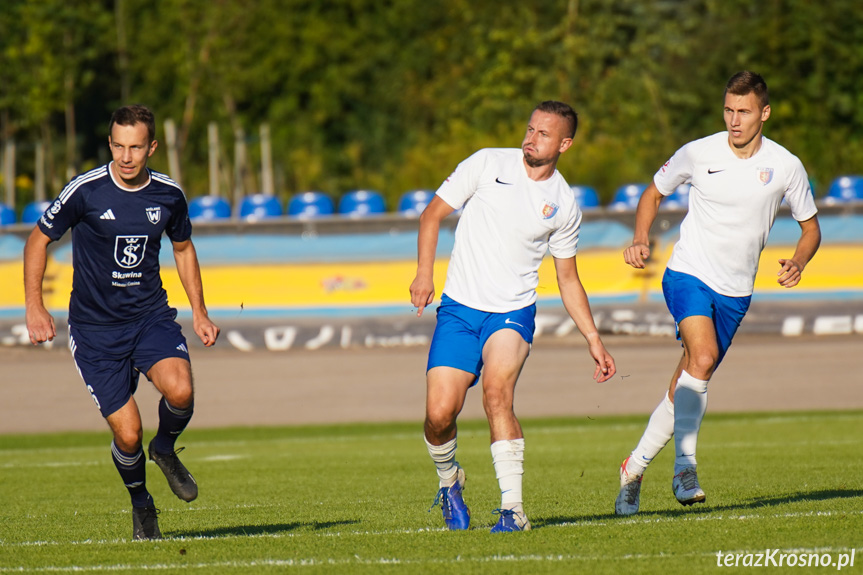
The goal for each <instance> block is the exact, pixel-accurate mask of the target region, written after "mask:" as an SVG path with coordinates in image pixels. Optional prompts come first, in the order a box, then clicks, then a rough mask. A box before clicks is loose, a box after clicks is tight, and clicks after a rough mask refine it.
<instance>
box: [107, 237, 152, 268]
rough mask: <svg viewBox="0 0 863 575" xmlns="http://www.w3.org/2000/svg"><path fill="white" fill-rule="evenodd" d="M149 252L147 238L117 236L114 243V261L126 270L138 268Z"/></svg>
mask: <svg viewBox="0 0 863 575" xmlns="http://www.w3.org/2000/svg"><path fill="white" fill-rule="evenodd" d="M145 251H147V236H117V239H116V240H115V241H114V261H115V262H117V265H118V266H120V267H123V268H126V269H129V268H134V267H138V264H140V263H141V261H143V259H144V252H145Z"/></svg>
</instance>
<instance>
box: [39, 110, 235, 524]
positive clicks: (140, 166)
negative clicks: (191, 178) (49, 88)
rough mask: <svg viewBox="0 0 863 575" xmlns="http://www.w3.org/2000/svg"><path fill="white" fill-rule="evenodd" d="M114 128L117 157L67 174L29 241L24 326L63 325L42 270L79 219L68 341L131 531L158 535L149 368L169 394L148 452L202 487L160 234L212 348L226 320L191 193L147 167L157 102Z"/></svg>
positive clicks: (123, 115) (176, 478)
mask: <svg viewBox="0 0 863 575" xmlns="http://www.w3.org/2000/svg"><path fill="white" fill-rule="evenodd" d="M108 132H109V137H108V144H109V146H110V149H111V156H112V158H113V161H111V162H110V163H108V164H107V165H105V166H101V167H98V168H95V169H93V170H91V171H89V172H87V173H85V174H81V175H80V176H78V177H77V178H75V179H74V180H72V181H71V182H69V184H67V185H66V187H65V188H63V191H62V192H61V193H60V195H59V197H58V198H57V199H56V200H55V201H54V202H53V203H52V204H51V206H50V207H49V208H48V209H47V210H46V211H45V213H44V214H43V215H42V218H41V219H40V220H39V222H38V223H37V224H36V226H35V227H34V228H33V232H32V233H31V234H30V237H29V238H28V240H27V244H26V245H25V247H24V289H25V298H26V301H25V303H26V314H27V329H28V331H29V334H30V341H31V342H32V343H33V344H34V345H35V344H38V343H42V342H45V341H51V340H53V339H54V337H55V336H56V335H57V332H56V330H55V329H54V318H52V317H51V314H50V313H49V312H48V310H46V309H45V306H44V304H43V301H42V280H43V278H44V275H45V264H46V259H47V248H48V244H50V243H51V242H52V241H56V240H59V239H60V237H62V236H63V234H64V233H65V232H66V231H67V230H69V229H71V230H72V256H73V258H72V261H73V267H74V274H73V278H72V296H71V298H70V302H69V348H70V349H71V351H72V358H73V359H74V360H75V365H76V366H77V368H78V373H80V374H81V377H82V379H83V380H84V383H85V385H86V386H87V391H88V392H89V393H90V395H91V396H92V397H93V401H94V402H95V403H96V407H97V408H98V409H99V411H100V412H101V413H102V416H103V417H104V418H105V420H106V421H107V423H108V426H109V427H110V428H111V431H112V432H113V436H114V438H113V441H112V443H111V456H112V458H113V460H114V465H115V466H116V468H117V471H118V472H119V474H120V477H121V478H122V480H123V483H124V484H125V486H126V488H127V489H128V491H129V496H130V497H131V500H132V538H133V539H161V537H162V534H161V531H160V530H159V523H158V519H157V514H158V510H157V509H156V507H155V503H154V501H153V498H152V496H151V495H150V493H149V491H148V490H147V485H146V480H145V475H146V474H145V465H146V462H147V457H146V456H145V455H144V450H143V446H142V434H143V432H142V428H141V414H140V412H139V411H138V405H137V403H136V402H135V398H134V397H133V395H134V393H135V390H136V389H137V386H138V377H139V374H141V373H143V374H144V375H145V376H146V377H147V378H148V379H149V380H150V381H151V382H152V383H153V385H154V386H155V387H156V389H157V390H158V391H159V393H160V394H161V395H162V398H161V400H160V401H159V407H158V409H159V429H158V431H157V432H156V436H155V437H154V438H153V439H152V441H151V442H150V444H149V446H148V450H147V451H148V455H149V457H150V459H152V460H153V461H155V462H156V464H157V465H158V466H159V468H160V469H161V470H162V472H163V473H164V474H165V477H166V478H167V479H168V485H169V486H170V487H171V490H172V491H173V492H174V494H175V495H177V497H179V498H180V499H182V500H184V501H192V500H193V499H195V498H196V497H197V496H198V485H197V483H196V482H195V479H194V477H192V475H191V474H190V473H189V471H188V470H187V469H186V467H185V466H184V465H183V464H182V463H181V462H180V460H179V458H178V457H177V453H178V452H179V451H180V450H176V451H175V449H174V444H175V442H176V440H177V437H178V436H179V434H180V433H182V431H183V430H184V429H185V428H186V425H188V423H189V420H190V419H191V418H192V413H193V411H194V409H193V408H194V393H193V389H192V371H191V366H190V363H189V350H188V348H187V346H186V339H185V337H183V334H182V331H181V330H180V325H179V324H178V323H177V322H176V321H174V320H175V318H176V317H177V310H176V309H174V308H172V307H169V305H168V297H167V294H166V292H165V290H164V289H163V287H162V280H161V277H160V274H159V251H160V247H161V239H162V234H165V235H167V236H168V238H169V239H170V240H171V242H172V247H173V252H174V260H175V261H176V265H177V273H178V274H179V276H180V281H181V282H182V284H183V288H184V289H185V291H186V295H187V296H188V298H189V303H190V304H191V307H192V319H193V323H194V330H195V333H196V334H197V335H198V337H200V338H201V341H202V342H203V343H204V345H206V346H211V345H213V344H214V343H215V342H216V339H217V338H218V336H219V328H218V327H217V326H216V325H215V324H214V323H213V322H212V321H210V318H209V316H208V314H207V308H206V307H205V305H204V292H203V287H202V285H201V271H200V268H199V266H198V258H197V255H196V252H195V247H194V246H193V245H192V239H191V234H192V225H191V223H190V221H189V209H188V206H187V204H186V197H185V196H184V195H183V192H182V190H181V189H180V187H179V186H178V185H177V184H176V183H175V182H173V181H172V180H171V179H170V178H168V177H167V176H165V175H164V174H160V173H158V172H155V171H153V170H150V169H149V168H147V161H148V159H149V158H150V156H152V155H153V153H154V152H155V151H156V146H157V142H156V139H155V134H156V124H155V119H154V118H153V114H152V112H151V111H150V110H149V109H148V108H146V107H145V106H140V105H135V106H124V107H122V108H119V109H118V110H116V111H115V112H114V114H113V115H112V116H111V122H110V124H109V127H108ZM181 449H182V448H181Z"/></svg>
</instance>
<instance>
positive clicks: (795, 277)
mask: <svg viewBox="0 0 863 575" xmlns="http://www.w3.org/2000/svg"><path fill="white" fill-rule="evenodd" d="M779 265H780V266H782V268H781V269H780V270H779V273H777V274H776V275H777V276H779V279H777V280H776V281H777V282H779V285H781V286H782V287H787V288H790V287H794V286H796V285H797V284H799V283H800V278H801V277H802V275H803V268H802V267H800V266H799V265H798V264H797V262H795V261H794V260H784V259H780V260H779Z"/></svg>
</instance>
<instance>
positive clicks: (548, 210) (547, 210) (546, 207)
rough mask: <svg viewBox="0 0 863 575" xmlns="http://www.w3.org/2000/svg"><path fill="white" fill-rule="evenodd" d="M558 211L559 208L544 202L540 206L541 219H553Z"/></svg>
mask: <svg viewBox="0 0 863 575" xmlns="http://www.w3.org/2000/svg"><path fill="white" fill-rule="evenodd" d="M558 209H560V206H558V205H557V204H553V203H551V202H549V201H547V200H546V201H545V203H544V204H543V206H542V219H544V220H547V219H549V218H552V217H554V214H556V213H557V210H558Z"/></svg>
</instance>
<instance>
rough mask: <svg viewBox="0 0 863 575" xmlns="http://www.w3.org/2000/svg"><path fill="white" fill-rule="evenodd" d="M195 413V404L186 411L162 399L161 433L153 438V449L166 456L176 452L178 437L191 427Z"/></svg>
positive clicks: (160, 409) (158, 432)
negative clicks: (187, 427) (175, 446)
mask: <svg viewBox="0 0 863 575" xmlns="http://www.w3.org/2000/svg"><path fill="white" fill-rule="evenodd" d="M194 411H195V404H194V403H193V404H192V405H190V406H189V407H187V408H186V409H180V408H178V407H174V406H173V405H171V404H169V403H168V402H167V401H165V398H164V397H163V398H162V400H161V401H160V402H159V431H157V432H156V437H155V438H153V442H154V443H153V447H154V448H155V450H156V452H157V453H163V454H164V453H171V452H173V451H174V444H175V443H176V442H177V436H179V435H180V434H181V433H183V430H184V429H186V426H187V425H189V420H190V419H192V413H193V412H194Z"/></svg>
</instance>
